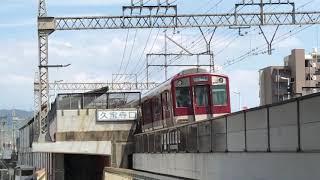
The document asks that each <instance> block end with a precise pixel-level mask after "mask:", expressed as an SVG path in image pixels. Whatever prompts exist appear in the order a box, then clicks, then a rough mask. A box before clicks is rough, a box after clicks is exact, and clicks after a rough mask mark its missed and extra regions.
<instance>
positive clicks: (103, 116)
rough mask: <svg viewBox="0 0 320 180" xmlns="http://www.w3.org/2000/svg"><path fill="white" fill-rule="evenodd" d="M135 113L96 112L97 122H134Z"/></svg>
mask: <svg viewBox="0 0 320 180" xmlns="http://www.w3.org/2000/svg"><path fill="white" fill-rule="evenodd" d="M136 119H137V111H132V110H130V111H119V110H117V111H97V121H127V120H136Z"/></svg>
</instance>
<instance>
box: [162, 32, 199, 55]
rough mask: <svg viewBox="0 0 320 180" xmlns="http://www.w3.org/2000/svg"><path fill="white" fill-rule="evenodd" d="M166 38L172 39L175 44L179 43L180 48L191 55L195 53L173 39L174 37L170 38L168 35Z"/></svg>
mask: <svg viewBox="0 0 320 180" xmlns="http://www.w3.org/2000/svg"><path fill="white" fill-rule="evenodd" d="M166 38H167V39H168V40H170V41H171V42H173V43H174V44H175V45H177V46H178V47H179V48H181V49H182V50H184V51H185V52H187V53H188V54H190V55H193V54H194V53H192V52H190V51H189V50H188V49H187V48H185V47H183V46H182V45H181V44H179V43H178V42H176V41H175V40H173V39H172V38H170V37H169V36H166Z"/></svg>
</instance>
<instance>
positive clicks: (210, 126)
mask: <svg viewBox="0 0 320 180" xmlns="http://www.w3.org/2000/svg"><path fill="white" fill-rule="evenodd" d="M319 104H320V94H314V95H309V96H305V97H300V98H296V99H292V100H289V101H285V102H282V103H279V104H275V105H267V106H263V107H258V108H254V109H249V110H246V111H241V112H237V113H234V114H229V115H226V116H223V117H219V118H215V119H211V120H206V121H201V122H195V123H190V124H185V125H180V126H176V127H172V128H167V129H160V130H156V131H152V132H147V133H142V134H137V135H135V152H136V153H171V152H179V153H209V152H302V151H303V152H318V151H320V142H319V141H318V139H319V138H320V133H319V132H320V119H319V117H320V112H319V110H318V105H319Z"/></svg>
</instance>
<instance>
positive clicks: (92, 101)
mask: <svg viewBox="0 0 320 180" xmlns="http://www.w3.org/2000/svg"><path fill="white" fill-rule="evenodd" d="M140 99H141V93H140V92H110V93H109V92H108V93H82V94H59V95H58V97H57V99H56V102H55V103H54V105H53V106H56V107H52V109H54V110H55V109H57V110H75V109H115V108H130V107H131V106H133V105H134V104H131V103H133V102H135V101H137V102H139V101H140Z"/></svg>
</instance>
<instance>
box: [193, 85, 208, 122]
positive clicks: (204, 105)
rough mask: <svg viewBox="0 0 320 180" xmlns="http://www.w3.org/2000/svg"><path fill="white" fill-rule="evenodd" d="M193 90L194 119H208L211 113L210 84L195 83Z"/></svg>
mask: <svg viewBox="0 0 320 180" xmlns="http://www.w3.org/2000/svg"><path fill="white" fill-rule="evenodd" d="M193 92H194V114H195V116H196V121H199V120H204V119H208V118H210V117H208V116H210V115H211V114H212V113H211V102H210V101H209V99H210V86H209V85H205V84H204V85H195V86H193Z"/></svg>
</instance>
